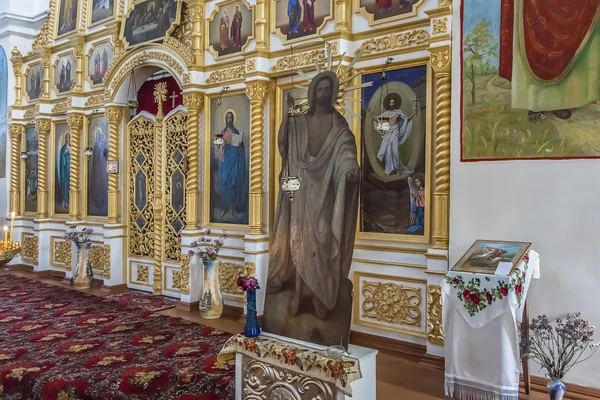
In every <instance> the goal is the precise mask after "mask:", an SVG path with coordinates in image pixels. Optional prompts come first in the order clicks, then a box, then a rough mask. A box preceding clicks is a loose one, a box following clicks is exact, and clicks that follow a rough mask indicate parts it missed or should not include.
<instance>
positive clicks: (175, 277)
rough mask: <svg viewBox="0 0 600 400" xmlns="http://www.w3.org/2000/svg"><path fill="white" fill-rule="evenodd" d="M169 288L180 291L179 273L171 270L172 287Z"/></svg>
mask: <svg viewBox="0 0 600 400" xmlns="http://www.w3.org/2000/svg"><path fill="white" fill-rule="evenodd" d="M171 288H172V289H180V290H181V271H176V270H173V286H172V287H171Z"/></svg>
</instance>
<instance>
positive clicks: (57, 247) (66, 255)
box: [54, 240, 71, 271]
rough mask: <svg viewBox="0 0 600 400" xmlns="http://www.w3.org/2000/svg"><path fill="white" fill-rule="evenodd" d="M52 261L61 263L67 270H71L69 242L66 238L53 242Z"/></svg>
mask: <svg viewBox="0 0 600 400" xmlns="http://www.w3.org/2000/svg"><path fill="white" fill-rule="evenodd" d="M54 261H55V262H56V263H58V264H63V265H64V266H65V267H66V269H67V271H70V270H71V242H69V241H66V240H63V241H62V242H59V241H55V242H54Z"/></svg>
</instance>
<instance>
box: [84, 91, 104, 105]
mask: <svg viewBox="0 0 600 400" xmlns="http://www.w3.org/2000/svg"><path fill="white" fill-rule="evenodd" d="M105 101H106V98H105V96H104V93H102V94H97V95H95V96H90V97H89V98H88V99H87V100H86V101H85V106H86V107H94V106H101V105H103V104H104V102H105Z"/></svg>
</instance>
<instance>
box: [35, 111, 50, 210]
mask: <svg viewBox="0 0 600 400" xmlns="http://www.w3.org/2000/svg"><path fill="white" fill-rule="evenodd" d="M35 129H37V131H38V136H39V141H38V143H39V144H38V150H39V151H38V192H37V193H38V194H37V196H38V202H37V216H38V218H47V217H48V134H49V133H50V120H49V119H38V120H36V121H35Z"/></svg>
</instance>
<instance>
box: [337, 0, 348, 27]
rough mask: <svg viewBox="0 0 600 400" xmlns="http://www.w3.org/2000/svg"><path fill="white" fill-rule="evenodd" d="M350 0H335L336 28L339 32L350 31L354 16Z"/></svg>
mask: <svg viewBox="0 0 600 400" xmlns="http://www.w3.org/2000/svg"><path fill="white" fill-rule="evenodd" d="M349 3H350V0H335V7H336V10H335V20H336V21H335V29H336V30H337V31H339V32H349V31H350V22H351V21H352V18H351V16H350V11H351V9H352V5H351V4H349Z"/></svg>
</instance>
